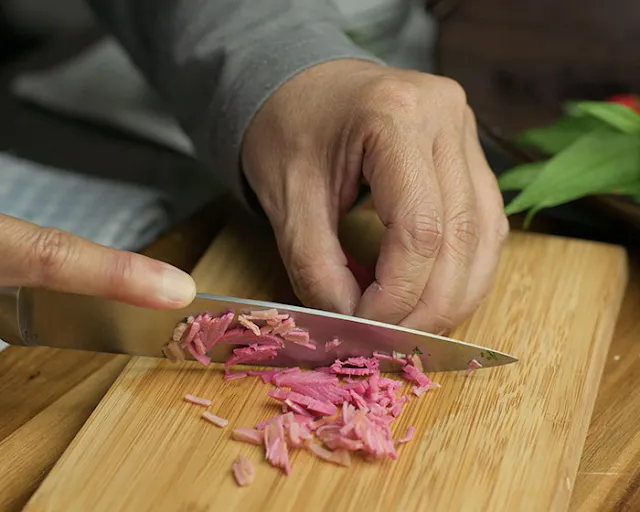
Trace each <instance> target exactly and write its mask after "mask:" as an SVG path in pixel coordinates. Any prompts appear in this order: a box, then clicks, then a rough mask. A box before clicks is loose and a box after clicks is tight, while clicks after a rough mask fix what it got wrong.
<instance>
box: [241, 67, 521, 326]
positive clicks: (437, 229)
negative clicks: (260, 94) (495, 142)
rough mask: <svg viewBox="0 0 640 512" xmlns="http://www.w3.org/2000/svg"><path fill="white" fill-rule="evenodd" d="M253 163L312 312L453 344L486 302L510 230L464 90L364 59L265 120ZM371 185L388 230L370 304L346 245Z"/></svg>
mask: <svg viewBox="0 0 640 512" xmlns="http://www.w3.org/2000/svg"><path fill="white" fill-rule="evenodd" d="M242 157H243V167H244V170H245V174H246V176H247V179H248V181H249V183H250V185H251V186H252V188H253V190H254V191H255V192H256V195H257V197H258V198H259V200H260V202H261V204H262V206H263V208H264V210H265V212H266V214H267V215H268V217H269V219H270V221H271V223H272V226H273V228H274V231H275V234H276V238H277V241H278V246H279V250H280V252H281V255H282V257H283V260H284V262H285V265H286V268H287V271H288V273H289V276H290V279H291V282H292V284H293V287H294V289H295V291H296V293H297V295H298V297H299V298H300V299H301V300H302V301H303V302H304V303H305V304H307V305H309V306H313V307H318V308H322V309H327V310H333V311H338V312H342V313H346V314H353V313H355V314H356V315H359V316H362V317H366V318H372V319H376V320H380V321H385V322H390V323H394V324H398V323H399V324H401V325H405V326H408V327H413V328H419V329H425V330H429V331H431V332H446V331H448V330H450V329H451V328H453V327H455V326H456V325H457V324H458V323H459V322H460V321H462V320H463V319H464V318H465V317H467V316H468V315H469V314H470V313H472V312H473V311H474V310H475V309H476V308H477V306H478V305H479V303H480V302H481V300H482V298H483V297H484V295H485V294H486V292H487V290H488V288H489V286H490V284H491V281H492V278H493V275H494V271H495V268H496V265H497V263H498V259H499V255H500V251H501V246H502V244H503V242H504V240H505V238H506V236H507V234H508V230H509V228H508V223H507V220H506V217H505V215H504V213H503V207H504V205H503V202H502V196H501V194H500V192H499V190H498V187H497V182H496V179H495V177H494V175H493V173H492V172H491V170H490V168H489V166H488V164H487V162H486V160H485V157H484V154H483V152H482V149H481V147H480V144H479V141H478V136H477V133H476V125H475V119H474V117H473V114H472V112H471V110H470V108H469V107H468V106H467V103H466V97H465V94H464V91H463V89H462V88H461V87H460V86H459V85H458V84H457V83H455V82H454V81H452V80H449V79H446V78H442V77H437V76H433V75H427V74H423V73H419V72H414V71H404V70H398V69H394V68H388V67H384V66H380V65H377V64H371V63H367V62H361V61H353V60H352V61H349V60H342V61H333V62H329V63H324V64H321V65H318V66H315V67H312V68H310V69H308V70H306V71H304V72H302V73H300V74H299V75H297V76H296V77H294V78H292V79H291V80H289V81H288V82H287V83H285V84H284V85H283V86H282V87H281V88H280V89H279V90H278V91H276V93H275V94H274V95H273V96H272V97H271V98H270V99H269V100H268V101H267V102H266V103H265V105H264V106H263V107H262V108H261V110H260V111H259V112H258V113H257V114H256V116H255V117H254V119H253V120H252V122H251V124H250V126H249V129H248V130H247V133H246V135H245V139H244V141H243V152H242ZM361 176H364V178H365V179H366V180H367V182H368V183H369V185H370V187H371V192H372V197H373V202H374V205H375V208H376V210H377V213H378V216H379V217H380V219H381V220H382V222H383V223H384V225H385V226H386V231H385V235H384V237H383V240H382V246H381V252H380V256H379V260H378V263H377V266H376V272H375V273H376V281H375V282H374V283H373V284H372V285H371V286H369V288H368V289H367V290H366V291H365V292H364V294H363V295H362V296H360V290H359V289H358V286H357V284H356V282H355V280H354V277H353V275H352V274H351V272H350V271H349V270H348V269H347V266H346V257H345V255H344V253H343V251H342V248H341V245H340V243H339V241H338V236H337V225H338V220H339V218H340V216H341V215H343V214H344V213H345V212H346V211H347V210H348V208H349V206H350V205H351V204H353V201H354V199H355V196H356V192H357V185H358V181H359V180H360V178H361Z"/></svg>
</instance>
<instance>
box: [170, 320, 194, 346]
mask: <svg viewBox="0 0 640 512" xmlns="http://www.w3.org/2000/svg"><path fill="white" fill-rule="evenodd" d="M192 321H193V320H192ZM187 327H189V324H188V323H187V322H180V323H179V324H178V325H176V328H175V329H174V330H173V335H172V336H171V341H175V342H176V343H180V340H182V336H183V335H184V333H185V331H186V330H187Z"/></svg>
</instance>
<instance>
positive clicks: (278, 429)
mask: <svg viewBox="0 0 640 512" xmlns="http://www.w3.org/2000/svg"><path fill="white" fill-rule="evenodd" d="M234 318H235V316H234V313H233V312H228V313H225V314H224V315H220V316H217V317H213V316H211V315H209V314H207V313H202V314H200V315H197V316H195V317H190V318H188V319H187V320H186V321H184V322H182V323H181V324H179V326H177V327H176V331H175V332H174V337H175V338H176V340H174V341H170V342H169V343H167V344H165V346H164V347H163V351H164V352H165V354H167V353H168V354H171V356H173V357H175V358H176V359H177V358H178V357H179V354H178V353H175V354H174V352H173V351H175V350H176V348H177V349H178V350H179V351H180V352H181V351H182V348H186V349H187V350H189V352H190V353H191V354H192V355H193V357H195V358H196V359H198V360H199V361H200V362H202V363H203V364H209V362H210V359H209V357H208V356H207V355H206V353H207V352H208V351H209V350H210V349H211V347H213V345H215V344H217V343H221V344H229V345H240V347H238V348H235V349H234V350H233V354H232V355H231V356H230V357H229V358H228V359H227V362H226V364H225V379H226V380H233V379H237V378H243V377H246V376H248V375H251V376H259V377H262V379H263V380H264V382H265V383H270V384H273V385H274V386H275V388H274V389H272V390H271V391H270V392H269V396H270V397H272V398H275V399H276V400H278V401H280V402H281V404H282V411H283V413H282V414H280V415H279V416H275V417H273V418H270V419H268V420H266V421H263V422H261V423H260V424H258V425H256V428H239V429H236V430H234V431H233V433H232V438H233V439H234V440H237V441H243V442H248V443H252V444H258V445H264V447H265V451H266V457H267V460H268V461H269V462H270V463H271V464H272V465H274V466H276V467H279V468H282V469H283V471H284V472H285V473H286V474H289V472H290V460H289V449H295V448H303V447H306V448H307V449H308V450H309V451H311V452H313V453H314V454H315V455H316V456H318V457H320V458H322V459H325V460H327V461H330V462H333V463H336V464H341V465H344V466H348V465H349V464H350V463H351V455H350V454H351V453H355V452H357V453H360V454H362V456H363V457H364V458H365V459H367V460H373V459H381V458H391V459H396V458H397V457H398V454H397V452H396V445H398V444H401V443H405V442H408V441H409V440H410V439H411V438H412V436H413V435H414V433H415V428H414V427H409V429H408V430H407V433H406V435H405V436H404V437H402V438H401V439H397V440H394V439H393V436H392V431H391V425H392V423H393V422H394V420H395V419H396V418H398V417H399V416H400V415H401V413H402V410H403V408H404V406H405V405H406V404H407V402H408V401H409V399H410V395H408V394H404V395H400V388H401V387H402V382H401V381H400V380H396V379H393V378H388V377H383V376H381V375H380V364H379V361H380V360H387V361H393V362H396V363H398V364H400V365H402V369H403V373H402V375H403V377H404V378H405V379H406V380H408V381H411V382H414V383H415V386H414V387H413V394H414V395H417V396H420V395H421V394H423V393H424V392H425V391H427V390H429V389H433V388H437V387H439V385H438V384H436V383H434V382H432V381H431V380H430V379H429V378H428V377H427V376H426V375H425V374H424V371H423V368H422V361H421V360H420V358H418V357H417V356H416V355H413V354H412V355H409V356H407V355H406V354H403V353H400V352H395V351H394V352H392V353H391V354H388V353H384V352H374V353H373V356H372V357H351V358H348V359H345V360H336V361H335V362H334V363H333V364H332V365H331V366H330V367H323V368H316V370H315V371H302V370H301V369H300V368H297V367H294V368H287V369H268V370H249V371H246V372H237V373H232V372H231V371H230V369H231V367H232V366H233V365H236V364H251V363H260V362H263V361H267V360H270V359H272V358H274V357H276V356H277V355H278V352H279V350H280V349H282V347H284V346H285V345H286V344H287V343H297V344H302V345H303V346H306V345H308V346H309V348H311V349H316V344H315V343H314V342H312V341H311V339H310V335H309V332H307V331H306V330H304V329H300V328H298V327H296V325H295V322H294V320H293V318H291V317H290V316H289V315H281V314H279V313H278V312H277V310H275V309H273V310H264V311H252V312H251V313H249V314H244V315H240V317H238V323H239V324H240V326H236V327H234V328H230V326H231V323H232V322H233V319H234ZM178 327H179V329H178ZM254 327H255V328H254ZM171 343H174V345H170V344H171ZM339 344H340V340H338V339H337V338H335V339H332V340H331V341H329V342H327V343H325V350H326V351H328V350H333V349H335V348H336V347H337V346H339ZM203 346H204V351H203ZM168 357H169V356H168ZM470 364H471V363H470ZM474 366H475V365H474ZM359 377H364V378H363V379H361V378H359ZM193 398H194V399H195V400H205V399H199V398H198V397H193ZM185 399H186V398H185ZM196 403H199V404H200V405H205V406H209V405H210V403H211V402H210V401H205V402H204V403H202V402H196ZM339 407H340V408H341V409H339ZM203 418H204V419H206V420H207V421H211V422H212V423H214V424H216V425H218V426H220V427H224V426H226V425H227V424H228V420H226V419H224V418H220V417H218V416H216V415H214V414H212V413H210V412H205V413H204V414H203ZM318 443H321V444H318Z"/></svg>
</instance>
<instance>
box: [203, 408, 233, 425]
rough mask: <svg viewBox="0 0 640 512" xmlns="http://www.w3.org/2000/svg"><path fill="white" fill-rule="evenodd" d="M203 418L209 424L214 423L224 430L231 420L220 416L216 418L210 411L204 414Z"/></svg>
mask: <svg viewBox="0 0 640 512" xmlns="http://www.w3.org/2000/svg"><path fill="white" fill-rule="evenodd" d="M202 417H203V418H204V419H205V420H207V421H208V422H210V423H213V424H214V425H216V426H218V427H220V428H224V427H226V426H227V425H228V424H229V420H227V419H225V418H221V417H220V416H216V415H215V414H213V413H210V412H209V411H205V412H203V413H202Z"/></svg>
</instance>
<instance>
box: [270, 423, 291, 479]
mask: <svg viewBox="0 0 640 512" xmlns="http://www.w3.org/2000/svg"><path fill="white" fill-rule="evenodd" d="M264 447H265V451H266V454H265V455H266V458H267V460H268V461H269V462H270V463H271V465H273V466H276V467H279V468H282V469H283V470H284V472H285V474H287V475H288V474H289V473H290V472H291V466H290V464H289V449H288V448H287V440H286V439H285V435H284V424H283V421H282V418H281V417H280V418H278V419H277V420H276V421H273V422H271V423H269V424H268V425H267V426H266V428H265V429H264Z"/></svg>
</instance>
